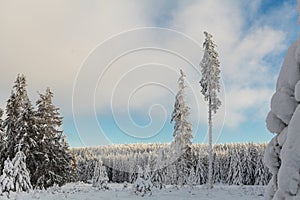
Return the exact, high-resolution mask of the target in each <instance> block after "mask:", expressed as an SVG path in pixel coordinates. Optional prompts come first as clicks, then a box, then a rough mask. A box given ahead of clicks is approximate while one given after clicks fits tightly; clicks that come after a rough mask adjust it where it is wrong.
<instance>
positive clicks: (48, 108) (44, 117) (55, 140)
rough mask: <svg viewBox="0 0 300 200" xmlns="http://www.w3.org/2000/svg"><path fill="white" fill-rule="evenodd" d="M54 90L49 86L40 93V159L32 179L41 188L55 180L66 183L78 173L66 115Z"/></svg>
mask: <svg viewBox="0 0 300 200" xmlns="http://www.w3.org/2000/svg"><path fill="white" fill-rule="evenodd" d="M52 97H53V93H52V92H51V90H50V89H49V88H47V90H46V93H45V94H40V98H39V100H38V101H37V102H36V105H37V112H36V118H37V121H38V123H37V127H38V131H39V133H40V134H39V140H38V144H37V146H38V149H40V150H39V151H41V152H43V154H40V156H39V157H40V159H39V160H40V162H39V165H38V169H37V173H35V174H34V175H33V177H32V183H33V184H34V185H36V186H37V187H39V188H47V187H50V186H52V185H54V184H58V185H63V184H64V183H66V182H68V181H70V179H71V178H72V176H73V174H75V173H74V167H75V166H74V164H75V163H74V157H73V155H72V154H71V152H70V151H69V146H68V144H67V142H66V139H65V136H64V134H63V131H62V130H61V129H60V127H61V125H62V117H61V116H60V113H59V109H58V108H57V107H55V106H54V105H53V103H52Z"/></svg>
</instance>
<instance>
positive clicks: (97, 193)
mask: <svg viewBox="0 0 300 200" xmlns="http://www.w3.org/2000/svg"><path fill="white" fill-rule="evenodd" d="M109 188H111V189H110V190H98V189H96V188H94V187H92V185H91V184H84V183H80V182H79V183H70V184H67V185H65V186H63V187H62V188H59V187H52V188H49V189H48V190H42V191H41V190H38V191H31V192H30V193H25V192H23V193H11V194H10V198H8V197H7V196H0V200H9V199H21V200H38V199H39V200H60V199H72V200H84V199H85V200H99V199H109V200H134V199H143V200H145V199H152V200H153V199H161V200H183V199H188V200H194V199H195V200H196V199H197V200H199V199H201V200H220V199H230V200H253V199H255V200H263V192H264V189H265V187H264V186H226V185H215V186H214V188H213V189H212V190H207V188H206V187H205V186H197V187H194V188H190V187H182V188H174V187H172V186H167V187H166V188H165V189H162V190H159V189H155V190H154V191H153V193H152V195H151V196H149V195H145V196H144V197H141V196H140V195H136V194H135V193H134V192H133V190H132V189H133V184H128V187H127V188H126V189H124V188H123V184H109Z"/></svg>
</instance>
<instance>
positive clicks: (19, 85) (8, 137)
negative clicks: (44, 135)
mask: <svg viewBox="0 0 300 200" xmlns="http://www.w3.org/2000/svg"><path fill="white" fill-rule="evenodd" d="M6 115H7V117H6V119H5V120H4V129H5V135H4V142H5V145H4V147H5V152H6V153H5V154H4V155H3V156H4V157H12V158H13V157H15V155H16V154H17V152H19V151H23V153H24V154H25V155H26V157H27V159H26V165H27V167H28V169H29V170H30V172H31V173H32V172H34V171H35V169H36V167H37V165H36V164H37V155H38V154H39V153H41V152H38V149H37V148H36V144H37V142H36V141H37V139H38V138H37V135H38V132H37V128H36V119H35V111H34V109H33V107H32V105H31V102H30V100H29V98H28V95H27V91H26V78H25V76H24V75H18V77H17V79H16V81H15V85H14V86H13V90H12V92H11V96H10V98H9V99H8V101H7V106H6Z"/></svg>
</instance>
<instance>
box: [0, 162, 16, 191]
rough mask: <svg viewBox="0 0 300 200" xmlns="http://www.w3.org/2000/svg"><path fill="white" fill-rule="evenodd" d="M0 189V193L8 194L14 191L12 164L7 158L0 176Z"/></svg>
mask: <svg viewBox="0 0 300 200" xmlns="http://www.w3.org/2000/svg"><path fill="white" fill-rule="evenodd" d="M0 187H1V188H0V189H1V191H0V192H1V193H4V192H8V193H10V192H11V191H14V190H15V185H14V175H13V164H12V162H11V161H10V159H9V157H8V158H7V159H6V160H5V162H4V168H3V172H2V175H1V176H0Z"/></svg>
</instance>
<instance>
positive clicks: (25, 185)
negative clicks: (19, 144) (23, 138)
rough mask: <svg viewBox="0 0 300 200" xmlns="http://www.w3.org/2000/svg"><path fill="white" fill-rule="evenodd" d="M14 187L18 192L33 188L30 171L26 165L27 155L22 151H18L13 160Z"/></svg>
mask: <svg viewBox="0 0 300 200" xmlns="http://www.w3.org/2000/svg"><path fill="white" fill-rule="evenodd" d="M12 165H13V172H12V173H13V178H14V188H15V191H16V192H28V191H29V190H31V189H32V186H31V183H30V176H29V171H28V169H27V167H26V156H25V154H24V153H23V152H22V151H19V152H17V154H16V156H15V157H14V158H13V160H12Z"/></svg>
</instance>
